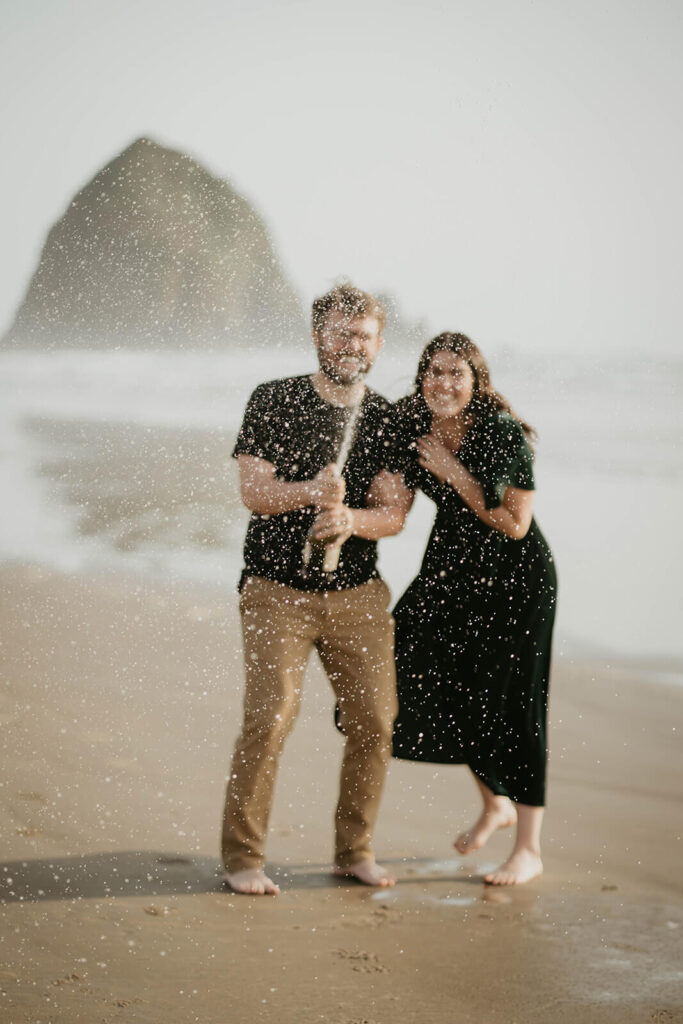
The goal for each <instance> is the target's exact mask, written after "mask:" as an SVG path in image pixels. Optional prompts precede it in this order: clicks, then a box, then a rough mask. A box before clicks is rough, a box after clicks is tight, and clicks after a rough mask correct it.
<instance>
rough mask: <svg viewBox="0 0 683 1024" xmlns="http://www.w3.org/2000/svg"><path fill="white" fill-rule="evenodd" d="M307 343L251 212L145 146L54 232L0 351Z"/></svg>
mask: <svg viewBox="0 0 683 1024" xmlns="http://www.w3.org/2000/svg"><path fill="white" fill-rule="evenodd" d="M307 334H308V327H307V324H306V319H305V317H304V315H303V311H302V308H301V305H300V302H299V299H298V297H297V295H296V293H295V292H294V289H293V288H292V286H291V285H290V283H289V282H288V281H287V279H286V277H285V275H284V273H283V271H282V268H281V267H280V265H279V263H278V259H277V257H276V255H275V253H274V251H273V246H272V244H271V241H270V239H269V237H268V232H267V230H266V227H265V225H264V223H263V221H262V220H261V218H260V217H259V216H258V214H257V213H255V211H254V210H253V208H252V207H251V206H250V205H249V203H248V202H247V201H246V200H245V199H244V198H243V197H242V196H240V195H238V194H237V193H236V192H235V191H234V189H233V188H232V187H231V186H230V185H229V184H228V182H227V181H223V180H221V179H220V178H216V177H214V176H213V175H212V174H210V173H209V172H208V171H207V170H206V169H205V168H204V167H202V166H201V165H200V164H198V163H197V162H196V161H195V160H193V159H191V158H190V157H189V156H186V155H184V154H183V153H179V152H175V151H174V150H171V149H166V148H165V147H163V146H160V145H158V144H156V143H155V142H152V141H150V140H149V139H138V140H137V141H136V142H134V143H133V144H132V145H130V146H129V147H128V148H127V149H125V150H124V151H123V153H121V154H120V155H119V156H117V157H116V158H115V159H114V160H112V161H111V163H109V164H107V166H106V167H104V168H103V170H101V171H100V172H99V173H98V174H97V175H96V176H95V177H94V178H93V180H92V181H91V182H90V183H89V184H88V185H86V186H85V188H84V189H83V190H82V191H80V192H79V193H78V194H77V196H76V197H75V199H74V200H73V202H72V203H71V204H70V206H69V208H68V209H67V211H66V213H65V214H64V216H63V217H62V219H61V220H60V221H59V222H58V223H57V224H56V225H55V226H54V227H53V228H52V230H51V231H50V233H49V235H48V237H47V241H46V243H45V246H44V248H43V252H42V254H41V257H40V263H39V265H38V269H37V270H36V272H35V274H34V276H33V279H32V280H31V283H30V285H29V288H28V292H27V294H26V298H25V299H24V301H23V303H22V305H21V307H20V308H19V311H18V313H17V316H16V319H15V322H14V324H13V325H12V327H11V328H10V330H9V332H8V333H7V335H6V336H5V339H4V343H5V344H10V345H16V346H22V347H23V346H40V347H52V346H59V347H100V346H101V347H109V346H112V345H123V346H131V347H156V348H158V347H162V346H168V347H174V348H177V347H180V346H182V347H184V348H185V347H187V348H189V347H195V346H197V347H212V348H227V347H232V346H239V345H241V344H245V343H246V344H250V345H253V344H258V345H263V346H264V347H267V346H270V345H272V344H279V343H287V342H289V341H292V340H294V339H301V338H302V337H306V336H307Z"/></svg>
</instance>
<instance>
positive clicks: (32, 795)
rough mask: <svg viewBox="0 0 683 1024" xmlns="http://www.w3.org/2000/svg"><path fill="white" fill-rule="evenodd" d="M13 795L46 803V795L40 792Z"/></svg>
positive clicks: (38, 802) (34, 801)
mask: <svg viewBox="0 0 683 1024" xmlns="http://www.w3.org/2000/svg"><path fill="white" fill-rule="evenodd" d="M14 795H15V796H17V797H19V799H20V800H31V801H32V803H36V804H46V803H47V797H46V796H43V794H42V793H15V794H14Z"/></svg>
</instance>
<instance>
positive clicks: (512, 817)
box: [453, 797, 517, 854]
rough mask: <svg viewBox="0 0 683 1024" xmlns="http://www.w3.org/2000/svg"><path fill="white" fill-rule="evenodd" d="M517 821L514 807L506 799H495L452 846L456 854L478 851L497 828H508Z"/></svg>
mask: <svg viewBox="0 0 683 1024" xmlns="http://www.w3.org/2000/svg"><path fill="white" fill-rule="evenodd" d="M516 821H517V811H516V810H515V805H514V804H513V803H512V801H511V800H508V798H507V797H496V798H495V803H491V804H490V805H489V806H488V807H485V808H484V810H483V811H482V812H481V814H480V815H479V817H478V818H477V820H476V822H475V823H474V825H473V826H472V828H470V829H468V830H467V831H466V832H461V833H460V835H459V836H458V838H457V839H456V840H455V842H454V843H453V845H454V846H455V848H456V850H457V851H458V853H462V854H466V853H472V852H473V851H474V850H480V849H481V847H482V846H483V845H484V843H485V842H486V841H487V840H488V839H489V838H490V837H491V836H492V835H493V833H494V832H495V831H496V830H497V829H499V828H509V827H510V826H511V825H514V824H515V822H516Z"/></svg>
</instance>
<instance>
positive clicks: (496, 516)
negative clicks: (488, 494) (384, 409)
mask: <svg viewBox="0 0 683 1024" xmlns="http://www.w3.org/2000/svg"><path fill="white" fill-rule="evenodd" d="M417 448H418V452H419V461H420V465H421V466H424V468H425V469H427V470H429V472H430V473H432V474H433V475H434V476H435V477H436V478H437V479H438V480H441V481H443V482H444V483H447V484H450V486H451V487H452V488H453V489H454V490H455V491H457V492H458V494H459V495H460V497H461V498H462V500H463V501H464V502H465V504H466V505H468V506H469V508H471V509H472V511H473V512H475V513H476V515H478V516H479V518H480V519H481V521H482V522H483V523H486V525H487V526H490V527H492V529H494V530H499V531H500V532H501V533H504V534H505V536H506V537H513V538H514V539H515V540H521V539H522V537H525V536H526V534H527V533H528V531H529V527H530V526H531V518H532V516H533V507H534V492H533V491H525V490H522V489H521V488H519V487H507V488H506V490H505V495H504V496H503V501H502V504H500V505H499V506H498V507H497V508H491V509H487V508H486V502H485V500H484V491H483V488H482V486H481V484H480V483H479V481H478V480H477V479H476V477H474V476H472V474H471V473H470V472H469V470H467V469H465V467H464V466H463V464H462V462H461V461H460V459H458V457H457V456H456V455H453V453H452V452H450V451H449V450H448V448H446V447H445V445H443V444H442V443H441V442H440V441H438V440H437V439H436V438H435V437H432V436H431V434H428V435H427V436H426V437H421V438H420V439H419V440H418V442H417Z"/></svg>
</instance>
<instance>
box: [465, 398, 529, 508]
mask: <svg viewBox="0 0 683 1024" xmlns="http://www.w3.org/2000/svg"><path fill="white" fill-rule="evenodd" d="M477 470H478V471H477V472H476V473H475V475H476V476H477V478H478V479H479V482H480V483H481V486H482V489H483V491H484V503H485V505H486V508H487V509H492V508H497V507H498V506H499V505H501V504H502V502H503V498H504V497H505V491H506V490H507V488H508V487H518V488H519V489H520V490H523V491H533V490H534V489H535V483H534V457H533V454H532V452H531V449H530V448H529V444H528V442H527V439H526V434H525V433H524V429H523V428H522V426H521V424H519V423H518V422H517V420H515V419H513V418H512V416H510V415H509V414H508V413H499V414H498V415H497V416H495V417H492V418H491V419H490V420H489V421H487V423H486V425H485V427H484V432H483V437H482V439H481V462H480V465H479V466H478V467H477Z"/></svg>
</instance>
